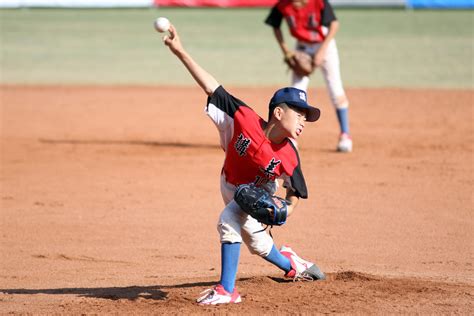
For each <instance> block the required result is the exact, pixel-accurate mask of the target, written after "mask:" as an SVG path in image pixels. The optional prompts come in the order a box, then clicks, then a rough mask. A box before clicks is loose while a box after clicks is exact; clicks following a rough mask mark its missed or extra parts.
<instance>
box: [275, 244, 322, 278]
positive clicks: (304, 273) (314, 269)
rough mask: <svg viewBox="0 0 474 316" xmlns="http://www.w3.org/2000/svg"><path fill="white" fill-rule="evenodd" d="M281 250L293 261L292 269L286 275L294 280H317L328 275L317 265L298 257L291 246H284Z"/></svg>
mask: <svg viewBox="0 0 474 316" xmlns="http://www.w3.org/2000/svg"><path fill="white" fill-rule="evenodd" d="M280 252H281V254H282V255H284V256H285V257H287V258H288V259H290V262H291V268H292V269H291V270H290V271H289V272H288V273H287V274H285V277H287V278H292V279H293V281H298V280H304V281H316V280H324V279H326V276H325V275H324V273H323V272H322V271H321V270H320V269H319V268H318V266H317V265H315V264H314V263H312V262H309V261H306V260H304V259H302V258H300V257H298V255H297V254H296V253H295V252H294V251H293V250H292V249H291V248H290V247H286V246H282V247H281V249H280Z"/></svg>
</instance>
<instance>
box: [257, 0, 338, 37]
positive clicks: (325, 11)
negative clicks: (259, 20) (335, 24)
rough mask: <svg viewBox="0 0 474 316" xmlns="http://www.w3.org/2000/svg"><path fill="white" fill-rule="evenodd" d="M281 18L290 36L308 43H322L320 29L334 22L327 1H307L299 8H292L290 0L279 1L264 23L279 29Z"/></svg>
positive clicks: (321, 31) (332, 12)
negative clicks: (286, 24) (286, 25)
mask: <svg viewBox="0 0 474 316" xmlns="http://www.w3.org/2000/svg"><path fill="white" fill-rule="evenodd" d="M283 18H284V19H285V20H286V21H287V23H288V28H289V30H290V33H291V35H293V36H294V37H295V38H297V39H298V40H300V41H304V42H308V43H319V42H322V41H323V40H324V39H325V38H326V35H325V33H324V32H323V29H322V27H323V26H329V25H330V24H331V22H332V21H335V20H336V16H335V15H334V11H333V10H332V7H331V5H330V4H329V2H328V0H308V2H307V4H306V5H305V6H303V7H301V8H296V7H294V6H293V4H292V1H291V0H280V1H279V2H278V3H277V4H276V5H275V6H274V7H273V8H272V11H271V12H270V14H269V16H268V17H267V19H266V20H265V23H266V24H268V25H270V26H272V27H274V28H280V26H281V22H282V19H283Z"/></svg>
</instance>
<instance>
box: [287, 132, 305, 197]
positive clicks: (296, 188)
mask: <svg viewBox="0 0 474 316" xmlns="http://www.w3.org/2000/svg"><path fill="white" fill-rule="evenodd" d="M290 144H291V146H292V147H293V149H294V150H295V154H296V157H297V159H298V165H297V166H296V167H295V169H294V170H293V174H292V175H291V176H288V177H285V178H284V179H283V187H285V188H289V189H290V190H293V192H295V195H296V196H297V197H299V198H302V199H307V198H308V189H307V187H306V181H305V179H304V176H303V171H302V170H301V162H300V156H299V155H298V150H297V149H296V146H295V144H294V143H293V142H291V141H290Z"/></svg>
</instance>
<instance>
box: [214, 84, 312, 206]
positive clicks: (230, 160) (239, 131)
mask: <svg viewBox="0 0 474 316" xmlns="http://www.w3.org/2000/svg"><path fill="white" fill-rule="evenodd" d="M207 113H208V115H209V116H210V117H211V119H212V120H213V121H214V123H215V124H216V126H217V128H218V130H219V132H220V135H221V145H222V147H223V149H224V150H225V152H226V157H225V161H224V166H223V169H222V172H223V173H224V175H225V178H226V181H227V182H229V183H231V184H233V185H235V186H237V185H239V184H245V183H255V184H256V185H265V184H266V183H268V182H270V181H275V180H276V179H283V180H284V182H285V183H284V186H285V187H291V189H292V190H293V191H294V192H295V194H296V196H298V197H301V198H307V196H308V193H307V188H306V183H305V180H304V177H303V173H302V171H301V167H300V159H299V155H298V152H297V150H296V148H295V145H294V144H293V142H292V141H290V140H289V139H288V138H287V139H286V140H285V141H283V142H282V143H281V144H274V143H272V142H271V141H270V140H269V139H268V138H267V137H266V136H265V132H264V127H265V125H266V122H265V121H264V120H263V119H262V118H261V117H260V116H258V115H257V114H256V113H255V112H254V111H253V110H252V109H251V108H250V107H248V106H247V105H246V104H245V103H244V102H242V101H240V100H239V99H237V98H235V97H233V96H232V95H230V94H229V93H228V92H227V91H226V90H225V89H224V88H223V87H222V86H219V87H218V88H217V89H216V91H214V93H213V94H212V95H211V96H210V97H209V98H208V100H207Z"/></svg>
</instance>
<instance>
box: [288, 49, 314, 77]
mask: <svg viewBox="0 0 474 316" xmlns="http://www.w3.org/2000/svg"><path fill="white" fill-rule="evenodd" d="M284 61H285V63H286V64H287V65H288V67H290V68H291V70H293V71H294V72H295V74H296V75H298V76H301V77H303V76H309V75H310V74H312V73H313V71H314V66H313V58H312V57H311V55H309V54H307V53H305V52H302V51H298V50H297V51H295V52H293V53H290V54H288V55H286V56H285V59H284Z"/></svg>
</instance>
